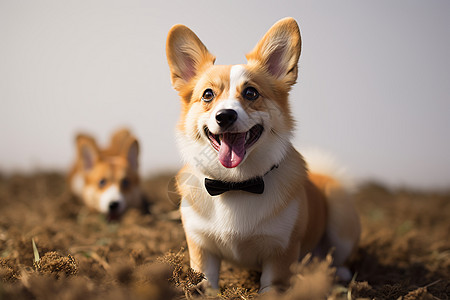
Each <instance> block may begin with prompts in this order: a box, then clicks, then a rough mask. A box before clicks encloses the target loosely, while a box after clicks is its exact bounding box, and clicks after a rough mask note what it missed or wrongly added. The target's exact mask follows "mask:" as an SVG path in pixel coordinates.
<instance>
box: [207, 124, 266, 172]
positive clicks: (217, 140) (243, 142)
mask: <svg viewBox="0 0 450 300" xmlns="http://www.w3.org/2000/svg"><path fill="white" fill-rule="evenodd" d="M263 130H264V127H263V126H262V125H259V124H258V125H255V126H253V127H252V128H250V130H249V131H247V132H225V133H221V134H213V133H211V132H210V131H209V130H208V128H207V127H205V134H206V135H207V136H208V138H209V141H210V143H211V146H212V147H213V148H214V149H215V150H216V151H218V152H219V161H220V163H221V164H222V165H223V166H224V167H225V168H234V167H237V166H238V165H239V164H240V163H241V162H242V160H243V159H244V157H245V153H246V151H247V149H248V148H250V147H251V146H252V145H253V144H255V143H256V141H258V139H259V138H260V137H261V134H262V132H263Z"/></svg>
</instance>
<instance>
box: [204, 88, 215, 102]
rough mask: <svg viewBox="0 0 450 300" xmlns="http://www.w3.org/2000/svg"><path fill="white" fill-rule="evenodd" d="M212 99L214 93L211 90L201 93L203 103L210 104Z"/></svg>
mask: <svg viewBox="0 0 450 300" xmlns="http://www.w3.org/2000/svg"><path fill="white" fill-rule="evenodd" d="M213 99H214V92H213V90H212V89H206V90H205V91H204V92H203V96H202V100H203V101H205V102H210V101H212V100H213Z"/></svg>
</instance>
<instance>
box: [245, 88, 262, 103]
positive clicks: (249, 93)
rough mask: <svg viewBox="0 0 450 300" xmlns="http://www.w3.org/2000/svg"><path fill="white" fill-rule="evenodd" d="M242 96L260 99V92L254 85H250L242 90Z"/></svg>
mask: <svg viewBox="0 0 450 300" xmlns="http://www.w3.org/2000/svg"><path fill="white" fill-rule="evenodd" d="M242 97H244V98H245V99H247V100H251V101H253V100H256V99H258V97H259V93H258V91H257V90H256V89H255V88H254V87H251V86H249V87H247V88H245V90H244V91H243V92H242Z"/></svg>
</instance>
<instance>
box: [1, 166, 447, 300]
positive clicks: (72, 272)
mask: <svg viewBox="0 0 450 300" xmlns="http://www.w3.org/2000/svg"><path fill="white" fill-rule="evenodd" d="M142 186H143V189H144V191H145V192H146V194H147V196H148V198H149V199H151V203H150V204H151V212H150V213H142V212H140V211H137V210H133V209H131V210H129V211H128V212H127V213H126V214H125V215H124V216H123V218H122V219H121V220H120V222H116V223H109V222H107V220H105V218H104V217H103V216H102V215H99V214H97V213H93V212H90V211H89V210H87V209H86V208H85V207H84V206H83V205H82V203H81V202H80V201H78V200H77V199H76V198H74V197H73V196H71V195H70V193H69V192H68V189H67V185H66V181H65V178H64V176H63V175H61V174H58V173H37V174H33V175H20V174H19V175H13V176H5V175H1V174H0V207H1V210H0V299H19V300H20V299H64V300H66V299H67V300H70V299H74V300H75V299H77V300H78V299H80V300H88V299H111V300H120V299H137V300H140V299H157V300H166V299H185V298H193V299H197V298H201V299H204V298H208V299H227V300H228V299H239V300H243V299H253V298H257V299H264V300H270V299H286V300H287V299H337V300H340V299H347V300H348V299H377V300H378V299H394V300H412V299H449V298H450V296H449V295H450V239H449V238H448V233H449V232H450V191H436V192H433V191H431V192H421V191H414V190H406V189H397V190H393V189H389V188H386V187H385V186H383V185H381V184H374V183H371V184H366V185H364V186H361V187H360V188H359V189H358V190H357V192H356V194H355V202H356V205H357V208H358V210H359V211H360V213H361V223H362V235H361V242H360V244H359V247H358V249H357V253H356V255H355V256H354V257H353V258H352V259H351V260H350V262H349V266H350V269H351V271H352V272H353V273H354V274H355V276H354V279H353V280H352V281H351V282H350V283H339V282H338V281H337V280H336V278H335V269H334V267H333V266H332V261H331V257H330V256H329V257H327V258H326V259H325V260H317V259H314V258H310V257H307V258H305V259H304V260H303V261H301V262H299V263H298V264H297V265H295V266H293V273H294V275H293V276H292V278H291V285H290V287H289V288H288V289H287V290H286V291H284V292H282V293H276V291H272V292H269V293H267V294H264V295H259V294H258V293H257V291H258V289H259V277H260V273H258V272H257V271H253V270H245V269H240V268H237V267H235V266H232V265H230V264H228V263H226V262H224V263H223V264H222V271H221V273H220V280H219V286H220V291H219V293H218V294H215V295H212V296H207V295H206V294H205V293H204V292H203V291H202V289H201V288H200V286H201V285H202V284H203V282H204V280H203V274H201V273H198V272H196V271H194V270H192V269H190V268H189V262H188V258H187V257H188V252H187V251H188V250H187V244H186V240H185V236H184V232H183V228H182V225H181V221H180V215H179V213H178V212H177V206H178V203H179V198H178V197H177V195H176V193H175V190H174V188H173V176H172V175H164V176H157V177H153V178H150V179H147V180H143V184H142ZM32 240H34V241H35V242H36V245H37V248H38V250H39V253H43V255H42V256H41V257H40V260H39V265H34V264H33V262H34V261H35V254H34V251H33V248H32V243H31V241H32ZM179 249H181V250H179Z"/></svg>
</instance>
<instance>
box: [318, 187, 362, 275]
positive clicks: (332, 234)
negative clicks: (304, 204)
mask: <svg viewBox="0 0 450 300" xmlns="http://www.w3.org/2000/svg"><path fill="white" fill-rule="evenodd" d="M360 232H361V229H360V222H359V216H358V214H357V212H356V209H355V207H354V205H353V203H352V201H351V200H350V198H349V196H348V195H347V193H345V192H343V191H334V192H332V193H330V195H329V196H328V224H327V229H326V233H325V236H324V241H323V242H322V244H323V245H325V246H328V248H334V253H333V265H335V266H336V268H337V271H336V275H337V276H338V277H339V278H341V280H344V281H349V280H350V279H351V276H352V274H351V272H350V270H349V269H348V268H346V267H345V266H344V263H345V262H346V260H347V259H348V258H349V257H350V256H351V255H352V253H353V252H354V251H355V250H356V247H357V244H358V241H359V236H360Z"/></svg>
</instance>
